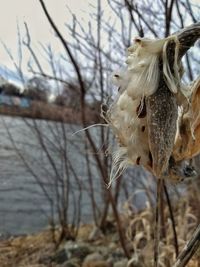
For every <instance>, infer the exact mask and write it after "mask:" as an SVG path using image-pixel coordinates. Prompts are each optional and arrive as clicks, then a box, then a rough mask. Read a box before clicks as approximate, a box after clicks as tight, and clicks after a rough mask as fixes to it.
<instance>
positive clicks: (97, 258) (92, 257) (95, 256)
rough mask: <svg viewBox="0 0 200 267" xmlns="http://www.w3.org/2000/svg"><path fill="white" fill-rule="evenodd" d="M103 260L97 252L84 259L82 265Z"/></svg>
mask: <svg viewBox="0 0 200 267" xmlns="http://www.w3.org/2000/svg"><path fill="white" fill-rule="evenodd" d="M102 260H104V258H103V255H101V254H100V253H98V252H94V253H92V254H89V255H87V257H86V258H85V259H84V263H88V262H92V261H102Z"/></svg>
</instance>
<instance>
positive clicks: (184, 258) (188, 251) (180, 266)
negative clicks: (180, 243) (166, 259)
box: [172, 224, 200, 267]
mask: <svg viewBox="0 0 200 267" xmlns="http://www.w3.org/2000/svg"><path fill="white" fill-rule="evenodd" d="M199 247H200V224H199V225H198V227H197V229H196V230H195V232H194V233H193V235H192V237H191V238H190V240H189V242H188V243H187V244H186V245H185V247H184V249H183V251H182V252H181V253H180V255H179V256H178V258H177V261H176V262H175V264H174V265H173V266H172V267H184V266H186V264H187V263H188V262H189V260H190V259H191V258H192V256H193V255H194V253H195V252H196V251H197V249H198V248H199Z"/></svg>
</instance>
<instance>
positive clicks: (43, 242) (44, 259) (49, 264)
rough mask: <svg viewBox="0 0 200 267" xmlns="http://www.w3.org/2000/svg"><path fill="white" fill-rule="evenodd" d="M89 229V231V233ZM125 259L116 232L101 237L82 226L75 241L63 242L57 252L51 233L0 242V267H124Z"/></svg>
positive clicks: (47, 231)
mask: <svg viewBox="0 0 200 267" xmlns="http://www.w3.org/2000/svg"><path fill="white" fill-rule="evenodd" d="M91 229H92V230H91ZM126 265H127V259H126V258H125V257H124V254H123V251H122V249H121V248H120V246H119V240H118V235H117V233H111V234H108V235H106V236H105V235H102V233H101V232H100V231H99V230H97V229H95V228H93V227H92V226H91V225H89V226H88V225H83V226H82V227H81V229H80V232H79V236H78V239H77V241H65V242H63V243H62V244H61V245H60V247H59V248H58V249H55V244H54V243H53V241H52V234H51V231H49V230H46V231H43V232H41V233H39V234H34V235H27V236H22V237H15V238H10V239H8V240H2V241H1V242H0V266H1V267H58V266H59V267H79V266H82V267H111V266H112V267H125V266H126Z"/></svg>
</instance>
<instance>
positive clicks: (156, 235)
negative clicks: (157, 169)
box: [154, 178, 163, 267]
mask: <svg viewBox="0 0 200 267" xmlns="http://www.w3.org/2000/svg"><path fill="white" fill-rule="evenodd" d="M162 193H163V179H161V178H158V181H157V194H156V214H155V228H154V267H158V266H159V243H160V230H161V227H160V223H161V216H160V210H161V198H162Z"/></svg>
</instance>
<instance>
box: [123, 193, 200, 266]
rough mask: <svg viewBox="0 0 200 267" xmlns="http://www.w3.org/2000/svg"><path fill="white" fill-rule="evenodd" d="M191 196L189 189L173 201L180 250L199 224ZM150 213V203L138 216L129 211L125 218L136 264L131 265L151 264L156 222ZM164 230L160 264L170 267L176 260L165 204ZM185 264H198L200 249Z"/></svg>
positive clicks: (169, 220) (197, 209)
mask: <svg viewBox="0 0 200 267" xmlns="http://www.w3.org/2000/svg"><path fill="white" fill-rule="evenodd" d="M193 198H194V194H193V191H191V192H190V194H189V195H188V196H187V197H186V196H185V197H181V199H180V200H176V203H174V217H175V222H176V232H177V237H178V245H179V252H180V251H181V250H182V249H183V247H184V246H185V244H186V242H187V241H188V240H189V239H190V237H191V236H192V233H193V232H194V230H195V228H196V226H197V225H198V223H199V218H198V215H199V207H198V205H199V204H198V202H197V201H195V202H194V199H193ZM153 212H154V211H153V209H152V208H151V207H150V206H149V207H147V208H146V209H145V210H144V211H142V212H140V213H138V214H137V215H134V214H130V213H129V216H128V218H127V220H129V226H128V230H127V237H128V239H129V240H130V241H131V243H132V248H133V258H134V259H135V260H134V262H135V264H136V265H134V266H137V264H138V266H143V267H150V266H153V249H154V238H153V235H154V223H155V222H154V217H153ZM164 232H165V234H166V236H165V237H163V239H162V241H161V242H160V253H159V264H160V265H159V266H162V267H171V266H172V264H173V263H174V262H175V259H176V253H175V248H174V235H173V231H172V223H171V219H170V216H169V211H168V207H167V206H166V207H165V209H164ZM139 264H140V265H139ZM187 266H190V267H195V266H198V267H199V266H200V251H197V253H196V254H195V255H194V257H193V259H192V260H191V261H190V262H189V264H188V265H187Z"/></svg>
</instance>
